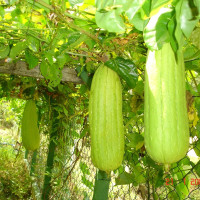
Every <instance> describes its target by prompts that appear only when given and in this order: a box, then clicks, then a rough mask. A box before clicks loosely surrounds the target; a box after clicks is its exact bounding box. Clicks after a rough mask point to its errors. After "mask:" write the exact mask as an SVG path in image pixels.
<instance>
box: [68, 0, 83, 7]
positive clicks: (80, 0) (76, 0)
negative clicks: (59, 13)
mask: <svg viewBox="0 0 200 200" xmlns="http://www.w3.org/2000/svg"><path fill="white" fill-rule="evenodd" d="M83 2H84V0H69V3H70V5H71V6H72V7H73V6H75V5H78V4H82V3H83Z"/></svg>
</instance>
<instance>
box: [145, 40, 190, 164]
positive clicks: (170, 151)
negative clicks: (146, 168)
mask: <svg viewBox="0 0 200 200" xmlns="http://www.w3.org/2000/svg"><path fill="white" fill-rule="evenodd" d="M177 60H178V61H177V62H178V64H177V62H176V58H175V54H174V52H173V50H172V48H171V45H170V44H169V43H166V44H164V45H163V47H162V49H160V50H158V51H149V52H148V55H147V63H146V71H145V90H144V91H145V108H144V109H145V110H144V122H145V147H146V150H147V153H148V154H149V155H150V157H151V158H152V159H153V160H155V161H156V162H158V163H163V164H170V163H174V162H177V161H179V160H180V159H182V158H183V157H184V156H185V154H186V152H187V151H188V148H189V126H188V116H187V108H186V93H185V67H184V58H183V54H182V52H181V51H178V54H177Z"/></svg>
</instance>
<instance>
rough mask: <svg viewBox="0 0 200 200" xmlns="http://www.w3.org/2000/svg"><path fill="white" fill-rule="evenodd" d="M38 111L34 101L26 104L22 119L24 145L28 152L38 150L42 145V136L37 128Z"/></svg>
mask: <svg viewBox="0 0 200 200" xmlns="http://www.w3.org/2000/svg"><path fill="white" fill-rule="evenodd" d="M37 120H38V119H37V110H36V105H35V101H34V100H28V101H27V102H26V105H25V108H24V113H23V117H22V128H21V135H22V143H23V146H24V147H25V148H26V149H27V150H32V151H34V150H36V149H37V148H38V147H39V145H40V135H39V130H38V126H37Z"/></svg>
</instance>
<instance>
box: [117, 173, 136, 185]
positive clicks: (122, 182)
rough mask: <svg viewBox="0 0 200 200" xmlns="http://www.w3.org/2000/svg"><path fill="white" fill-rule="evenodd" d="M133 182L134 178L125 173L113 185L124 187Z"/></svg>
mask: <svg viewBox="0 0 200 200" xmlns="http://www.w3.org/2000/svg"><path fill="white" fill-rule="evenodd" d="M134 181H135V179H134V176H133V175H132V174H129V173H127V172H123V173H122V174H120V175H119V176H118V177H117V178H116V179H115V183H116V185H126V184H131V183H133V182H134Z"/></svg>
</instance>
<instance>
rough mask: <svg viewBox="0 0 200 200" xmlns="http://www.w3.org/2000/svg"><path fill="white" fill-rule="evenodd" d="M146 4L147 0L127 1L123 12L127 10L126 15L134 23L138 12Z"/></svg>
mask: <svg viewBox="0 0 200 200" xmlns="http://www.w3.org/2000/svg"><path fill="white" fill-rule="evenodd" d="M144 2H145V0H135V1H132V0H127V1H126V3H124V5H123V10H125V13H126V15H127V17H128V19H129V21H130V22H131V21H132V19H133V18H134V16H135V14H136V13H137V12H138V10H139V9H140V8H141V7H142V5H143V4H144Z"/></svg>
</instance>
